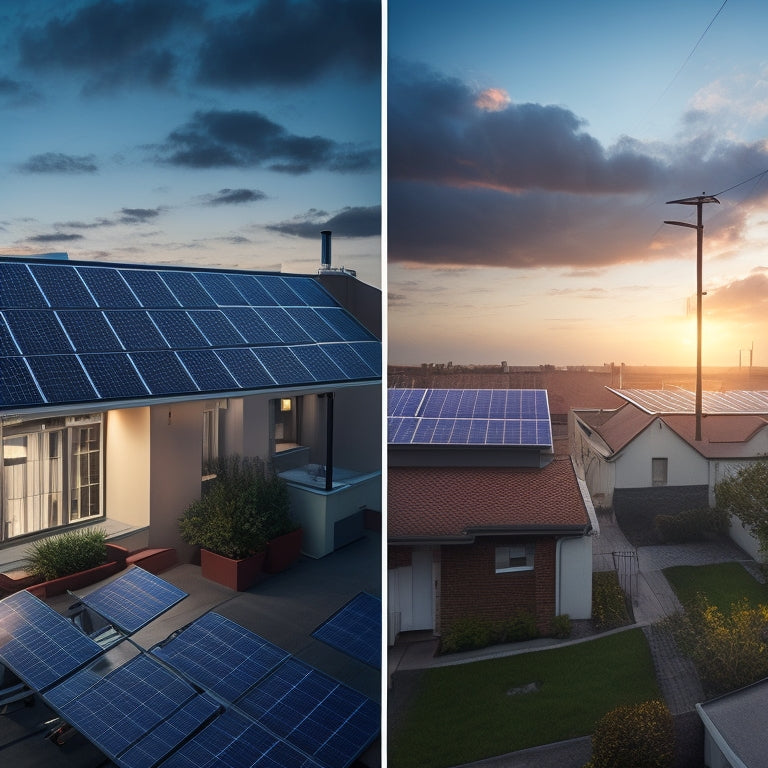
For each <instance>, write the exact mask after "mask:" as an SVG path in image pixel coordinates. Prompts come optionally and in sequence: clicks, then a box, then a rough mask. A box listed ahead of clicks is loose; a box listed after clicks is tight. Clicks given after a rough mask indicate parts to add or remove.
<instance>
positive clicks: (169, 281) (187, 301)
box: [159, 270, 216, 308]
mask: <svg viewBox="0 0 768 768" xmlns="http://www.w3.org/2000/svg"><path fill="white" fill-rule="evenodd" d="M159 275H160V279H161V280H162V281H163V282H164V283H165V284H166V285H167V286H168V288H169V289H170V290H171V293H173V295H174V297H175V298H176V300H177V301H178V302H179V304H181V306H182V307H188V308H192V307H215V306H216V302H215V301H214V300H213V299H212V298H211V296H210V294H209V293H208V292H207V291H206V290H205V289H204V288H203V286H202V285H200V283H199V281H197V280H195V278H194V275H192V274H190V273H189V272H181V271H179V272H173V271H171V270H167V271H164V272H160V273H159Z"/></svg>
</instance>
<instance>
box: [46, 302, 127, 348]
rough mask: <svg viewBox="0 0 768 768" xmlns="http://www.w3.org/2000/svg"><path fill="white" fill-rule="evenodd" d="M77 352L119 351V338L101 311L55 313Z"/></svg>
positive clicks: (74, 310)
mask: <svg viewBox="0 0 768 768" xmlns="http://www.w3.org/2000/svg"><path fill="white" fill-rule="evenodd" d="M56 314H57V315H58V317H59V321H60V322H61V324H62V325H63V326H64V330H65V331H66V332H67V335H68V336H69V338H70V341H71V342H72V344H74V346H75V350H76V351H78V352H121V351H122V349H123V348H122V346H121V344H120V340H119V339H118V338H117V336H115V332H114V331H113V330H112V326H111V325H110V324H109V323H108V322H107V319H106V318H105V317H104V315H103V314H102V313H101V312H86V311H81V310H77V309H66V310H60V311H59V312H57V313H56Z"/></svg>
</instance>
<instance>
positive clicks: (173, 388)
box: [131, 350, 198, 395]
mask: <svg viewBox="0 0 768 768" xmlns="http://www.w3.org/2000/svg"><path fill="white" fill-rule="evenodd" d="M131 360H133V363H134V365H135V366H136V368H137V369H138V371H139V373H140V374H141V377H142V379H144V381H145V382H146V384H147V386H148V387H149V391H150V392H151V393H152V394H153V395H172V394H179V393H183V392H197V391H198V389H197V386H196V385H195V382H194V381H192V379H191V378H190V376H189V374H188V373H187V372H186V370H185V369H184V366H183V365H182V364H181V363H180V362H179V359H178V357H176V355H175V354H174V353H173V352H171V351H163V350H158V351H153V352H133V353H132V354H131Z"/></svg>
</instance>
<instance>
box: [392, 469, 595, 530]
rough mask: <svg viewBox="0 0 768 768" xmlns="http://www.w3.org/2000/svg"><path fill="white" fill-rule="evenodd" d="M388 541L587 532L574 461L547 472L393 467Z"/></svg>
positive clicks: (533, 470) (585, 514)
mask: <svg viewBox="0 0 768 768" xmlns="http://www.w3.org/2000/svg"><path fill="white" fill-rule="evenodd" d="M387 517H388V532H389V538H390V540H392V539H402V538H411V537H413V538H418V537H427V538H441V537H445V538H450V537H461V536H464V535H467V533H469V532H471V531H472V529H476V528H512V529H514V528H517V529H527V530H530V529H537V528H539V529H542V530H545V529H547V528H569V527H573V528H586V527H587V525H588V524H589V517H588V515H587V511H586V507H585V505H584V499H583V498H582V495H581V491H580V489H579V486H578V483H577V481H576V475H575V473H574V470H573V465H572V464H571V460H570V457H568V456H558V457H555V459H554V460H553V461H551V462H550V463H549V464H548V465H547V466H545V467H543V468H541V469H538V468H528V467H466V468H463V467H390V468H389V490H388V497H387Z"/></svg>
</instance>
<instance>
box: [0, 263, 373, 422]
mask: <svg viewBox="0 0 768 768" xmlns="http://www.w3.org/2000/svg"><path fill="white" fill-rule="evenodd" d="M243 352H247V353H248V354H249V355H250V358H243V357H242V353H243ZM237 353H240V355H238V354H237ZM244 360H247V361H248V364H246V365H245V367H243V363H244ZM326 360H328V361H329V362H326ZM110 369H112V370H115V371H118V373H117V374H116V375H114V376H110V375H109V374H108V371H109V370H110ZM380 377H381V344H380V342H379V341H378V340H377V339H376V338H375V337H374V336H373V335H372V334H371V333H369V332H368V331H367V330H366V329H365V328H364V327H363V326H362V325H361V324H360V323H358V322H357V321H356V320H355V319H354V318H353V317H352V316H351V315H350V314H349V313H347V312H346V310H344V309H342V308H341V307H339V306H338V304H337V303H336V302H335V300H334V299H333V298H332V297H331V296H330V294H328V293H327V292H326V291H325V290H324V289H323V288H322V286H321V285H319V284H318V283H317V282H316V281H315V280H313V279H311V278H309V277H303V276H294V275H264V274H256V273H253V274H250V273H235V272H214V271H209V270H204V269H194V268H188V269H157V268H150V267H142V266H136V267H127V266H120V267H117V266H110V265H102V264H83V263H76V262H69V263H67V262H65V263H62V262H57V263H56V264H50V263H46V262H35V263H30V264H27V263H23V262H21V263H20V262H19V261H18V260H13V261H11V260H7V261H3V260H0V408H30V407H35V406H40V405H46V404H49V405H59V404H66V403H92V402H99V401H105V400H107V401H109V400H130V399H136V398H149V397H154V396H168V395H173V396H185V395H187V396H190V395H191V396H194V395H197V394H200V393H223V392H237V391H242V390H249V389H256V388H258V389H262V388H275V387H285V386H300V385H312V384H319V383H321V384H328V383H336V382H344V381H359V380H375V379H378V378H380Z"/></svg>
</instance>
